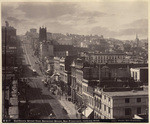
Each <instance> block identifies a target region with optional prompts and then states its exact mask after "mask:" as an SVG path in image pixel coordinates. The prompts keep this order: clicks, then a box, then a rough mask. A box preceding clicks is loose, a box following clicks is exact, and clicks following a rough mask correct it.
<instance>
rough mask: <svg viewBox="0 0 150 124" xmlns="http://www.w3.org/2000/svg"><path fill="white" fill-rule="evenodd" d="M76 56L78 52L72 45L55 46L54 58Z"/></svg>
mask: <svg viewBox="0 0 150 124" xmlns="http://www.w3.org/2000/svg"><path fill="white" fill-rule="evenodd" d="M75 55H77V52H76V51H75V49H74V47H73V46H72V45H54V56H57V57H66V56H75Z"/></svg>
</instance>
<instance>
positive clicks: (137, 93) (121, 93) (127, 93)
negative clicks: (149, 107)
mask: <svg viewBox="0 0 150 124" xmlns="http://www.w3.org/2000/svg"><path fill="white" fill-rule="evenodd" d="M103 93H104V94H106V95H108V96H110V97H118V96H126V97H128V96H140V95H141V96H143V95H144V96H148V91H146V90H142V91H132V90H131V91H118V92H103Z"/></svg>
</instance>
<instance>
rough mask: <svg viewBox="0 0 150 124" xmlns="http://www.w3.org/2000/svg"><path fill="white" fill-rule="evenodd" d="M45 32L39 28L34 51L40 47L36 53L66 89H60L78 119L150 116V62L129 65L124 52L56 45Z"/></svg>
mask: <svg viewBox="0 0 150 124" xmlns="http://www.w3.org/2000/svg"><path fill="white" fill-rule="evenodd" d="M42 31H43V33H41V32H42ZM45 31H46V28H42V29H41V28H40V31H39V32H40V33H39V40H34V42H32V41H33V40H31V44H33V49H34V48H35V46H38V47H37V49H34V51H38V55H37V56H38V57H39V58H40V59H41V61H42V62H43V65H44V67H45V71H46V72H48V73H46V74H47V75H49V76H50V80H51V81H50V82H51V83H57V84H61V85H59V86H63V88H62V87H61V88H59V89H61V90H62V92H63V93H65V94H66V95H67V97H69V98H71V101H72V102H73V103H74V104H75V105H76V109H77V113H78V115H79V116H78V117H79V118H93V119H133V118H137V117H139V118H140V117H141V118H147V117H148V90H147V88H146V87H147V85H148V64H147V63H136V64H135V63H134V64H133V63H130V56H128V55H127V54H124V53H106V52H105V53H101V52H100V51H99V52H97V51H92V52H91V51H89V49H88V48H78V47H75V46H72V45H60V44H56V43H55V42H53V41H48V40H46V35H45V34H46V32H45ZM41 35H42V36H41ZM127 60H128V61H127ZM49 72H51V73H49Z"/></svg>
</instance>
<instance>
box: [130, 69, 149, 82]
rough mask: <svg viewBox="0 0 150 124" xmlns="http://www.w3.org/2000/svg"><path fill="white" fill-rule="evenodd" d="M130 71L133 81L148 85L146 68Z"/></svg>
mask: <svg viewBox="0 0 150 124" xmlns="http://www.w3.org/2000/svg"><path fill="white" fill-rule="evenodd" d="M130 71H131V77H133V78H134V80H135V81H137V82H141V83H142V84H145V85H148V67H138V68H131V69H130Z"/></svg>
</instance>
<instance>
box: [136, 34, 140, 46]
mask: <svg viewBox="0 0 150 124" xmlns="http://www.w3.org/2000/svg"><path fill="white" fill-rule="evenodd" d="M135 43H136V47H139V43H140V40H139V38H138V35H137V34H136V39H135Z"/></svg>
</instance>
